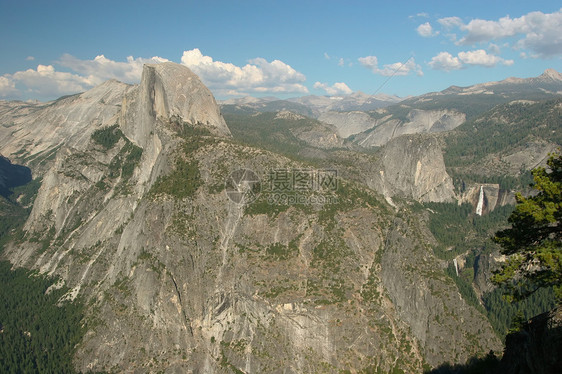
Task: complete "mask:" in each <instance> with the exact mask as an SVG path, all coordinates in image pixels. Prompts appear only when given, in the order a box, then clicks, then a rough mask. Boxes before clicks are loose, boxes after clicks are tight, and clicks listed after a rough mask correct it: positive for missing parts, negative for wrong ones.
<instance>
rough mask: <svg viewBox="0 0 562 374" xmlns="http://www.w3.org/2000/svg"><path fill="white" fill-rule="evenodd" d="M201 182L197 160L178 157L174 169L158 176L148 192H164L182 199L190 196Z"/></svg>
mask: <svg viewBox="0 0 562 374" xmlns="http://www.w3.org/2000/svg"><path fill="white" fill-rule="evenodd" d="M201 184H202V181H201V174H200V173H199V164H198V162H197V160H189V161H188V160H185V159H184V158H183V157H178V158H177V159H176V163H175V166H174V170H173V171H172V172H171V173H170V174H168V175H164V176H160V177H158V179H157V180H156V182H155V183H154V185H153V186H152V188H151V191H150V192H151V194H154V195H157V194H160V193H164V194H167V195H171V196H174V197H177V198H178V199H183V198H186V197H192V196H193V195H194V194H195V192H196V191H197V189H198V188H199V186H201Z"/></svg>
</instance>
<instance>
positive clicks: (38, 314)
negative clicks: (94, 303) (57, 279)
mask: <svg viewBox="0 0 562 374" xmlns="http://www.w3.org/2000/svg"><path fill="white" fill-rule="evenodd" d="M10 268H11V264H10V263H8V262H4V261H2V262H0V284H1V285H2V286H1V287H0V301H1V302H0V372H1V373H74V372H75V370H74V367H73V364H72V359H73V357H74V352H75V350H76V345H77V344H78V343H79V342H80V341H81V340H82V337H83V335H84V332H85V330H84V328H83V327H82V324H81V323H82V322H81V321H82V317H83V304H82V303H81V302H77V301H75V302H60V299H61V297H62V296H63V295H64V294H65V293H66V292H67V291H68V289H67V288H65V287H62V288H58V289H52V288H51V289H50V292H47V290H48V289H49V287H50V286H51V285H52V284H53V282H54V280H53V279H50V278H47V277H44V276H40V275H37V274H35V273H31V272H29V271H26V270H24V269H21V268H19V269H16V270H10Z"/></svg>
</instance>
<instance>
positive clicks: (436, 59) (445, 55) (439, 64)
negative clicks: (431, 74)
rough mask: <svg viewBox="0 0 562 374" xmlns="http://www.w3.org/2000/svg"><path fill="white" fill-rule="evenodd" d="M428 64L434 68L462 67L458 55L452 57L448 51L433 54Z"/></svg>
mask: <svg viewBox="0 0 562 374" xmlns="http://www.w3.org/2000/svg"><path fill="white" fill-rule="evenodd" d="M428 65H429V66H430V67H431V68H432V69H435V70H445V71H451V70H458V69H461V68H462V62H461V61H460V60H459V58H458V57H453V55H451V54H450V53H449V52H441V53H439V54H438V55H437V56H433V58H432V59H431V61H430V62H429V63H428Z"/></svg>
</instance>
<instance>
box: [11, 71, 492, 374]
mask: <svg viewBox="0 0 562 374" xmlns="http://www.w3.org/2000/svg"><path fill="white" fill-rule="evenodd" d="M186 69H187V68H185V67H181V66H178V65H174V64H170V63H165V64H161V65H148V66H145V69H144V72H143V77H142V81H141V84H140V85H139V86H133V87H131V86H122V89H121V91H120V95H121V96H120V97H119V95H117V94H116V95H115V97H113V96H111V98H112V99H111V100H110V101H111V104H104V105H107V108H105V107H104V108H105V109H102V108H101V107H96V108H97V109H98V110H99V111H100V112H102V113H106V115H103V116H101V117H100V116H93V115H89V116H87V118H88V123H87V124H84V123H81V122H79V123H72V124H70V123H68V122H64V121H63V122H59V124H61V125H60V126H63V127H64V128H62V129H59V130H57V131H59V132H60V133H67V134H68V137H69V139H70V141H69V142H68V143H67V142H65V141H63V142H57V141H55V140H57V139H59V138H58V137H53V138H49V137H47V140H48V142H47V140H46V141H45V147H46V148H45V149H47V148H49V147H51V148H52V149H53V152H54V157H53V160H51V161H50V162H49V163H48V164H46V165H48V167H46V168H47V169H46V170H45V173H44V179H43V184H42V186H41V188H40V191H39V194H38V196H37V199H36V201H35V203H34V206H33V211H32V213H31V215H30V217H29V219H28V221H27V222H26V225H25V231H26V236H25V238H24V239H23V240H22V242H21V243H17V244H16V243H12V244H11V245H10V246H8V247H7V248H6V250H5V251H4V252H3V253H2V256H3V257H5V258H8V259H9V260H10V261H11V262H12V263H13V264H15V265H16V266H26V267H30V268H34V269H38V270H39V271H41V272H42V273H47V274H51V275H55V276H58V277H61V278H62V280H63V281H64V283H65V284H66V285H67V286H68V287H69V288H70V289H71V291H70V292H69V293H68V294H67V296H66V299H68V300H74V299H75V298H76V297H78V296H80V297H82V298H84V299H85V300H86V301H87V315H86V317H85V318H86V320H87V321H88V323H87V324H86V326H87V327H88V331H87V333H86V335H85V337H84V340H83V342H82V343H81V344H80V345H79V346H78V353H77V356H76V357H75V364H76V367H77V369H78V370H80V371H83V372H87V371H102V370H105V371H125V372H146V371H165V372H168V373H180V372H204V373H213V372H216V373H227V372H231V371H243V372H255V373H259V372H276V371H277V372H285V373H312V372H341V371H345V370H349V371H357V372H359V371H366V372H369V371H374V372H376V371H382V372H389V371H393V370H394V371H399V370H402V371H404V372H420V371H421V370H423V369H422V368H423V365H424V363H429V364H430V365H438V364H439V363H441V362H443V361H452V360H455V359H458V358H461V359H462V358H465V357H469V356H471V355H473V354H476V353H477V352H480V351H486V352H487V351H488V350H490V349H497V348H498V346H499V341H498V340H497V338H496V337H495V335H494V333H493V331H492V328H491V326H490V325H489V324H488V323H487V321H486V320H485V318H484V317H483V316H482V315H480V314H479V313H478V312H477V311H476V310H475V309H474V308H472V307H470V306H469V305H468V304H467V303H466V302H465V301H464V300H463V299H462V298H461V297H460V296H459V294H458V292H457V289H456V288H455V286H454V284H453V282H452V281H451V280H450V279H449V278H448V277H446V276H445V274H444V273H443V271H442V267H443V264H442V263H441V262H440V261H439V260H437V259H436V258H435V257H434V255H433V252H432V250H431V242H432V240H433V239H432V238H431V235H430V234H429V233H428V232H427V229H425V228H424V222H422V221H420V220H418V219H417V218H416V216H415V215H411V214H410V213H409V212H408V211H407V210H405V211H404V212H403V213H402V214H401V217H395V211H394V210H393V208H392V207H390V206H389V205H388V204H387V203H386V202H385V201H384V197H382V196H380V195H379V194H377V193H376V192H375V191H373V190H371V189H369V188H367V187H365V186H362V185H359V184H358V183H355V182H352V181H350V180H341V181H340V182H341V185H340V187H339V188H336V189H334V190H333V191H330V192H326V195H327V197H329V199H326V200H324V202H316V203H311V204H290V203H283V202H275V201H273V200H272V196H271V195H268V193H267V189H266V188H264V191H262V195H260V197H259V198H258V200H257V201H256V202H254V203H253V204H252V205H247V206H244V205H239V204H236V203H235V202H233V201H231V200H230V199H229V198H228V194H227V193H225V181H226V180H227V178H228V176H229V174H230V173H231V172H232V171H235V170H237V169H239V168H241V167H243V168H248V169H251V170H253V171H255V173H256V174H257V175H259V176H261V177H262V181H263V184H264V186H265V185H266V184H267V183H266V181H267V182H269V180H268V179H267V178H268V177H270V176H271V171H272V170H281V171H283V170H286V171H287V170H288V171H291V172H295V171H303V170H307V168H310V165H307V164H303V163H299V162H296V161H292V160H289V159H288V158H285V157H282V156H280V155H277V154H274V153H271V152H268V151H265V150H262V149H258V148H252V147H249V146H244V145H241V144H239V143H237V142H234V141H232V140H231V139H230V137H229V136H228V135H229V131H228V128H227V127H226V125H225V124H224V121H223V120H222V118H221V117H220V113H219V112H218V108H217V107H216V105H214V99H213V98H212V97H209V96H208V90H206V88H204V87H203V86H202V84H201V83H200V82H199V80H198V79H196V77H195V76H194V75H193V74H192V73H191V72H190V71H189V70H186ZM111 84H115V83H111ZM120 87H121V86H120ZM98 89H99V88H98ZM87 95H91V93H84V94H82V95H78V96H76V97H73V98H67V99H63V101H64V100H69V103H68V104H69V105H74V104H76V103H77V102H79V101H81V100H82V99H83V98H84V97H87ZM119 100H120V101H119ZM117 102H120V103H121V104H117ZM53 105H54V106H56V105H61V104H60V103H55V104H53ZM97 105H102V104H99V100H98V101H96V104H94V106H97ZM119 105H121V107H119ZM19 110H23V109H22V108H20V109H19ZM33 110H34V112H33V116H36V117H34V118H39V117H41V115H42V114H41V112H42V111H43V110H47V111H48V113H51V112H50V111H51V110H52V109H49V108H48V107H39V106H38V107H34V109H33ZM104 110H105V112H104ZM85 113H90V112H89V111H87V110H86V111H85ZM30 115H31V114H30ZM13 118H15V116H14V117H13ZM98 120H99V121H101V122H102V123H101V124H100V123H99V122H98ZM92 121H94V122H93V124H92ZM114 121H115V122H117V124H118V126H115V127H108V125H113V124H114V123H115V122H114ZM24 129H25V126H24V125H23V122H22V125H21V126H20V127H19V131H24ZM98 129H103V131H106V133H107V134H108V136H110V137H111V138H112V139H113V140H114V141H111V142H107V143H103V142H102V143H100V142H98V141H96V140H95V137H94V138H92V134H93V133H94V131H95V130H98ZM74 130H76V131H81V132H82V133H80V134H74V133H73V131H74ZM22 134H23V133H22ZM25 139H26V138H25V136H23V135H21V136H19V137H14V138H12V142H11V143H10V142H7V143H6V148H9V147H13V148H11V149H14V152H15V153H17V149H16V148H17V146H16V145H15V144H20V146H21V147H22V149H25V150H26V152H35V153H33V154H37V152H38V149H39V148H37V146H30V145H29V144H27V145H25V144H24V143H25V142H24V140H25ZM420 139H421V140H419V139H418V138H410V137H400V138H398V139H395V140H393V141H392V142H391V143H390V144H389V146H388V148H387V150H386V151H385V153H384V155H383V157H382V158H381V160H380V164H379V166H380V169H377V170H380V171H382V172H383V173H377V174H375V175H374V176H373V178H372V181H371V182H370V183H372V186H373V187H377V188H381V189H383V190H384V191H388V192H389V193H392V194H393V195H392V196H394V194H398V195H401V196H407V197H413V198H416V199H419V200H422V201H429V200H437V201H446V200H447V199H448V198H449V197H450V193H451V190H452V184H451V183H450V178H448V176H447V175H446V173H445V171H444V167H443V160H442V156H441V154H440V152H439V142H438V140H437V139H436V138H434V137H432V136H426V137H422V138H420ZM18 142H19V143H18ZM39 143H40V142H39ZM53 144H55V146H54V148H53ZM0 151H2V148H0ZM377 178H378V179H377ZM408 184H411V185H412V186H413V187H408ZM300 192H302V193H303V196H304V197H306V198H307V199H309V200H312V199H313V198H314V200H315V201H318V200H319V199H318V198H319V196H318V195H319V192H318V191H316V190H309V191H306V190H305V191H304V192H303V191H300ZM389 196H390V195H389ZM61 302H63V301H61Z"/></svg>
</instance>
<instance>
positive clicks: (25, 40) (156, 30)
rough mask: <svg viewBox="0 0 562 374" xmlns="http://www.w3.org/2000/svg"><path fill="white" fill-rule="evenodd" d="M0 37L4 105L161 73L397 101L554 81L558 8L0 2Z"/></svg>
mask: <svg viewBox="0 0 562 374" xmlns="http://www.w3.org/2000/svg"><path fill="white" fill-rule="evenodd" d="M0 33H1V35H2V41H1V42H0V51H1V56H2V58H0V99H4V100H12V99H22V100H28V99H33V100H42V101H45V100H52V99H55V98H57V97H59V96H62V95H67V94H72V93H77V92H82V91H85V90H88V89H89V88H91V87H93V86H95V85H97V84H100V83H102V82H103V81H105V80H107V79H111V78H115V79H118V80H121V81H124V82H127V83H138V82H139V81H140V75H141V72H142V65H143V64H144V63H157V62H161V61H174V62H177V63H181V64H184V65H187V66H188V67H189V68H191V69H192V70H193V71H194V72H195V73H196V74H198V75H199V76H200V77H201V79H202V80H203V82H204V83H205V84H206V85H207V86H208V87H209V88H210V89H211V91H213V93H214V94H215V96H216V97H217V98H219V99H225V98H229V97H236V96H246V95H251V96H277V97H293V96H302V95H309V94H315V95H340V94H349V93H352V92H354V91H363V92H365V93H368V94H373V93H387V94H394V95H398V96H402V97H403V96H408V95H419V94H422V93H425V92H429V91H440V90H443V89H445V88H447V87H449V86H451V85H458V86H468V85H472V84H475V83H481V82H486V81H495V80H502V79H505V78H507V77H511V76H515V77H522V78H525V77H532V76H537V75H540V74H541V73H542V72H543V71H544V70H545V69H547V68H554V69H556V70H558V71H560V72H562V8H561V6H560V2H559V1H541V0H537V1H519V0H514V1H510V2H503V1H502V2H499V1H495V0H487V1H463V2H459V1H451V0H447V1H437V0H435V1H423V2H422V1H405V0H403V1H401V2H399V3H396V2H389V1H384V2H379V1H353V0H348V1H335V0H334V1H331V0H323V1H319V0H318V1H313V0H299V1H292V0H284V1H280V0H279V1H270V0H230V1H219V0H204V1H203V0H198V1H160V2H154V1H127V0H120V1H111V2H110V1H103V0H97V1H56V0H55V1H46V0H42V1H26V0H19V1H15V0H4V1H1V2H0Z"/></svg>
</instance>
